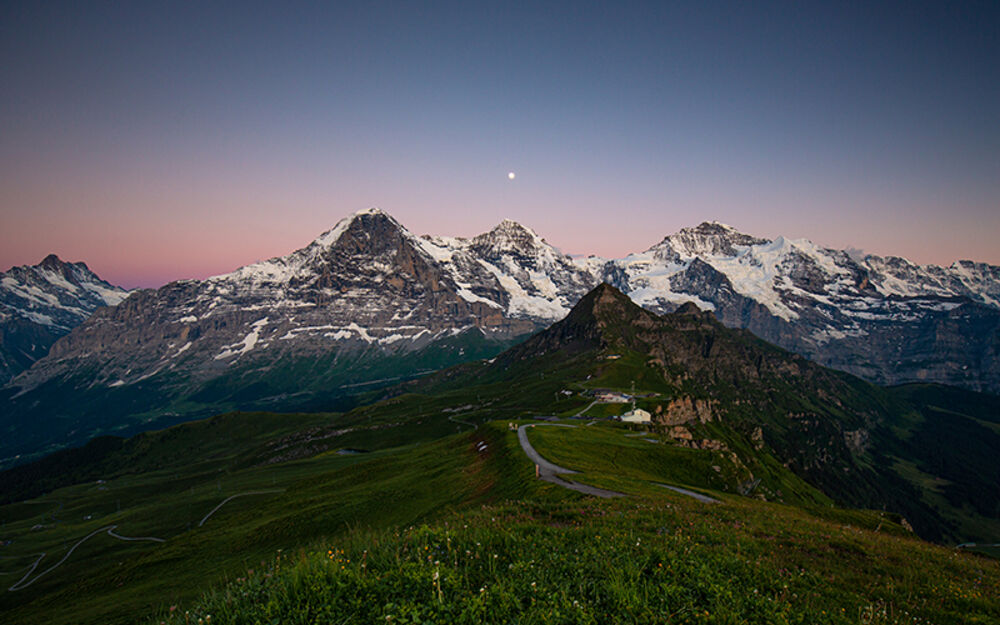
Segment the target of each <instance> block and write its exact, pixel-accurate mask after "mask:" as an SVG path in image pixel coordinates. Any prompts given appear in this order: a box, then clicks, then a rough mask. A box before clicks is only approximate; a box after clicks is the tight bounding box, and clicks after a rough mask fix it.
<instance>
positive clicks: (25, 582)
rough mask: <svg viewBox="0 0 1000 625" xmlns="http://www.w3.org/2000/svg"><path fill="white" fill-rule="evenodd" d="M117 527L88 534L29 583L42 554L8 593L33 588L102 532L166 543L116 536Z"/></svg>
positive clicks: (159, 539)
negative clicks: (78, 548)
mask: <svg viewBox="0 0 1000 625" xmlns="http://www.w3.org/2000/svg"><path fill="white" fill-rule="evenodd" d="M116 527H118V526H117V525H105V526H104V527H102V528H100V529H96V530H94V531H93V532H91V533H89V534H87V535H86V536H84V537H83V538H81V539H80V540H78V541H77V543H76V544H75V545H73V546H72V547H70V548H69V551H67V552H66V555H64V556H63V557H62V559H61V560H59V561H58V562H56V563H55V564H53V565H52V566H50V567H49V568H47V569H45V570H44V571H42V572H41V573H39V574H38V575H36V576H35V577H34V578H32V580H31V581H28V578H29V577H31V574H32V573H34V572H35V569H36V568H38V565H39V564H41V562H42V558H44V557H45V552H42V553H40V554H39V555H38V559H37V560H35V563H34V564H32V565H31V568H30V569H28V572H27V573H25V574H24V577H22V578H21V579H19V580H18V581H17V583H16V584H14V585H13V586H11V587H10V588H8V589H7V591H8V592H15V591H17V590H24V589H25V588H27V587H28V586H31V585H32V584H34V583H35V582H37V581H38V580H40V579H41V578H43V577H45V576H46V575H48V574H49V573H51V572H52V571H54V570H56V569H57V568H59V567H60V566H62V564H63V562H65V561H66V560H68V559H69V557H70V556H71V555H73V552H74V551H76V548H77V547H79V546H80V545H82V544H83V543H85V542H87V541H88V540H90V539H91V538H93V537H94V536H97V535H98V534H100V533H101V532H107V534H108V536H111V537H112V538H117V539H118V540H151V541H155V542H158V543H162V542H166V541H165V540H163V539H162V538H153V537H152V536H143V537H142V538H129V537H128V536H122V535H120V534H116V533H115V528H116Z"/></svg>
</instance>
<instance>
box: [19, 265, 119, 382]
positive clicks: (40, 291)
mask: <svg viewBox="0 0 1000 625" xmlns="http://www.w3.org/2000/svg"><path fill="white" fill-rule="evenodd" d="M127 296H128V291H126V290H125V289H122V288H120V287H117V286H113V285H111V284H109V283H107V282H105V281H104V280H101V279H100V278H99V277H98V276H97V275H96V274H95V273H94V272H92V271H90V269H89V268H88V267H87V265H86V264H84V263H67V262H63V261H62V260H60V259H59V257H58V256H56V255H55V254H50V255H49V256H46V257H45V258H44V259H43V260H42V262H40V263H38V264H37V265H24V266H21V267H12V268H11V269H10V270H8V271H6V272H0V384H3V383H5V382H7V381H8V380H10V379H11V378H13V377H14V376H16V375H17V374H19V373H21V372H22V371H24V370H25V369H28V368H29V367H30V366H31V365H32V364H33V363H34V362H35V361H37V360H38V359H39V358H42V357H43V356H45V354H47V353H48V351H49V348H50V347H51V346H52V344H53V343H54V342H55V341H56V339H58V338H59V337H61V336H63V335H65V334H67V333H68V332H69V331H70V330H72V329H73V328H75V327H76V326H78V325H80V324H81V323H83V322H84V321H86V320H87V318H88V317H90V315H91V314H92V313H93V312H94V311H95V310H97V309H98V308H101V307H104V306H114V305H116V304H118V303H120V302H121V301H122V300H123V299H125V297H127Z"/></svg>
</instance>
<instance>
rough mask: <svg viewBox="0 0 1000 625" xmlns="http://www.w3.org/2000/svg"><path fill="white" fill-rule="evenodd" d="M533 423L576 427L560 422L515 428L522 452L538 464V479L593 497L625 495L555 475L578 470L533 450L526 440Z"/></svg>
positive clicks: (546, 424)
mask: <svg viewBox="0 0 1000 625" xmlns="http://www.w3.org/2000/svg"><path fill="white" fill-rule="evenodd" d="M535 425H541V426H552V427H564V428H571V427H576V426H574V425H564V424H562V423H539V424H528V425H522V426H521V427H519V428H517V440H518V442H520V443H521V449H523V450H524V453H526V454H527V455H528V458H530V459H531V461H532V462H534V463H535V464H536V465H537V466H538V477H539V478H540V479H543V480H545V481H546V482H551V483H553V484H558V485H559V486H562V487H563V488H568V489H570V490H575V491H577V492H579V493H583V494H585V495H593V496H594V497H624V496H625V493H618V492H615V491H613V490H604V489H603V488H597V487H595V486H587V485H586V484H579V483H577V482H569V481H566V480H562V479H560V478H558V477H557V475H559V474H560V473H564V474H565V473H578V471H574V470H572V469H567V468H565V467H561V466H559V465H557V464H552V463H551V462H549V461H548V460H546V459H545V458H543V457H542V456H541V454H539V453H538V452H537V451H535V448H534V447H532V446H531V443H530V442H529V441H528V430H527V429H528V428H529V427H534V426H535Z"/></svg>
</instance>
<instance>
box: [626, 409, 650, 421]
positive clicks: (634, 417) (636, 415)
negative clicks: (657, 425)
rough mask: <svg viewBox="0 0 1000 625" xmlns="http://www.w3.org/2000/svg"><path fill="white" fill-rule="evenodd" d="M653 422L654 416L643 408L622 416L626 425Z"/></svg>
mask: <svg viewBox="0 0 1000 625" xmlns="http://www.w3.org/2000/svg"><path fill="white" fill-rule="evenodd" d="M652 420H653V417H652V415H650V414H649V413H648V412H646V411H645V410H643V409H642V408H633V409H632V410H629V411H628V412H626V413H625V414H623V415H622V421H624V422H626V423H649V422H651V421H652Z"/></svg>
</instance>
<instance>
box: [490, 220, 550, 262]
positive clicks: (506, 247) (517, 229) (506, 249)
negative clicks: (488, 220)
mask: <svg viewBox="0 0 1000 625" xmlns="http://www.w3.org/2000/svg"><path fill="white" fill-rule="evenodd" d="M543 245H547V244H546V243H545V241H544V240H543V239H542V238H541V237H539V236H538V234H536V233H535V231H534V230H532V229H530V228H525V227H524V226H522V225H521V224H519V223H517V222H516V221H514V220H512V219H504V220H503V221H501V222H500V223H499V224H497V225H496V226H495V227H494V228H493V229H492V230H490V231H489V232H486V233H483V234H480V235H478V236H476V237H474V238H473V239H472V247H473V249H476V250H477V251H479V252H480V253H484V254H487V255H490V256H496V255H499V254H503V253H515V254H525V253H528V252H530V251H532V250H536V249H538V248H540V247H542V246H543Z"/></svg>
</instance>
